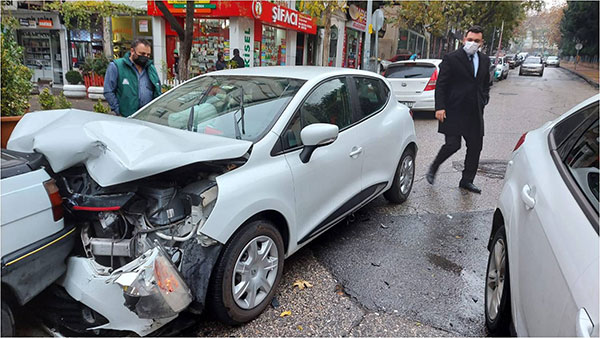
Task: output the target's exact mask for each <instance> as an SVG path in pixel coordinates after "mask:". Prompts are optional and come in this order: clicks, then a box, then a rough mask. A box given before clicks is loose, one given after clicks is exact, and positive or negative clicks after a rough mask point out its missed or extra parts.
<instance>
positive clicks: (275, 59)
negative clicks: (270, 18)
mask: <svg viewBox="0 0 600 338" xmlns="http://www.w3.org/2000/svg"><path fill="white" fill-rule="evenodd" d="M286 35H287V33H286V31H285V30H284V29H279V28H275V27H271V26H267V25H263V30H262V44H261V51H260V65H261V66H285V61H286V38H287V36H286Z"/></svg>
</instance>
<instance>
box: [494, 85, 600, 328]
mask: <svg viewBox="0 0 600 338" xmlns="http://www.w3.org/2000/svg"><path fill="white" fill-rule="evenodd" d="M599 100H600V96H599V95H596V96H594V97H592V98H590V99H588V100H585V101H584V102H582V103H581V104H579V105H577V106H576V107H574V108H573V109H571V110H570V111H568V112H567V113H566V114H564V115H562V116H561V117H559V118H558V119H556V120H554V121H551V122H548V123H546V124H544V125H543V126H542V127H540V128H539V129H536V130H533V131H530V132H527V133H525V134H523V136H521V138H520V139H519V141H518V142H517V144H516V146H515V149H514V151H513V153H512V156H511V158H510V160H509V162H508V167H507V170H506V176H505V180H504V186H503V188H502V191H501V194H500V199H499V201H498V207H497V209H496V211H495V213H494V216H493V222H492V231H491V236H490V240H489V242H488V249H489V251H490V255H489V259H488V265H487V272H486V285H485V320H486V325H487V327H488V329H489V330H490V331H491V333H492V334H493V335H496V334H500V335H506V334H507V333H508V327H509V325H510V324H511V322H512V324H513V325H514V328H515V330H516V333H517V335H518V336H519V337H538V336H563V337H565V336H566V337H569V336H570V337H590V336H591V337H598V327H599V326H600V323H599V321H598V318H599V315H600V314H599V310H598V307H599V291H598V290H599V285H600V284H599V281H598V267H599V263H600V262H599V259H598V256H599V255H598V252H599V251H598V250H599V243H600V240H599V237H598V191H599V174H600V171H599V169H598V137H599V131H598V105H599Z"/></svg>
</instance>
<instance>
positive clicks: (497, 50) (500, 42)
mask: <svg viewBox="0 0 600 338" xmlns="http://www.w3.org/2000/svg"><path fill="white" fill-rule="evenodd" d="M502 33H504V20H502V26H501V27H500V38H499V39H498V48H497V49H496V63H498V57H499V56H500V47H502Z"/></svg>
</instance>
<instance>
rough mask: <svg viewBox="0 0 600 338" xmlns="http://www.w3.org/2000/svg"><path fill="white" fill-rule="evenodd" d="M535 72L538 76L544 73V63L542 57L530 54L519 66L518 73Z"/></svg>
mask: <svg viewBox="0 0 600 338" xmlns="http://www.w3.org/2000/svg"><path fill="white" fill-rule="evenodd" d="M527 74H537V75H539V76H543V75H544V63H543V62H542V58H541V57H539V56H530V57H528V58H527V59H525V61H523V64H522V65H521V68H519V75H527Z"/></svg>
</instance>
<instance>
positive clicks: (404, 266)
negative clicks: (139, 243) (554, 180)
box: [20, 68, 597, 336]
mask: <svg viewBox="0 0 600 338" xmlns="http://www.w3.org/2000/svg"><path fill="white" fill-rule="evenodd" d="M596 93H597V90H595V89H594V88H592V87H591V86H590V85H588V84H587V83H586V82H584V81H583V80H581V79H579V78H578V77H576V76H574V75H572V74H570V73H569V72H567V71H565V70H562V69H556V68H549V69H546V71H545V73H544V76H543V77H542V78H539V77H536V76H527V77H519V76H518V74H517V70H511V71H510V75H509V77H508V79H507V80H503V81H500V82H496V83H495V84H494V86H493V87H492V89H491V99H490V104H489V105H488V106H487V108H486V112H485V123H486V129H485V132H486V136H485V138H484V147H483V151H482V154H481V163H482V165H481V166H480V170H481V169H483V170H482V171H481V172H480V173H478V176H477V177H476V179H475V184H476V185H478V186H479V187H481V188H482V189H483V193H482V194H481V195H474V194H470V193H466V192H464V191H461V190H460V189H458V187H457V185H458V182H459V180H460V176H461V175H460V171H459V170H461V165H462V161H463V160H464V155H465V149H464V147H463V149H461V150H460V151H459V152H458V153H457V154H455V155H454V156H453V157H451V158H450V159H449V160H448V161H447V162H446V163H444V164H443V165H442V167H441V168H440V171H439V172H438V176H437V177H436V182H435V184H434V185H433V186H431V185H429V184H428V183H427V182H426V181H425V180H424V175H425V172H426V170H427V167H428V165H429V164H430V162H431V161H432V160H433V158H434V157H435V155H436V154H437V151H438V149H439V147H440V146H441V145H442V143H443V136H442V135H440V134H438V133H437V121H436V120H433V119H432V118H431V116H428V115H429V114H417V115H415V128H416V132H417V142H418V146H419V151H418V154H417V161H416V164H417V166H416V172H415V175H416V177H415V183H414V186H413V191H412V193H411V195H410V197H409V199H408V201H406V202H405V203H404V204H403V205H400V206H396V205H393V204H389V203H387V201H386V200H385V199H384V198H383V197H380V198H378V199H376V200H374V201H373V202H371V203H370V204H369V205H367V206H365V207H364V208H363V209H362V210H360V211H359V212H357V213H356V215H355V218H354V220H353V221H352V222H344V223H341V224H339V225H337V226H336V227H334V228H333V229H331V230H329V231H328V232H326V233H325V234H323V235H322V236H321V237H319V238H318V239H316V240H315V241H314V242H312V243H311V244H309V245H308V246H307V247H305V248H303V249H302V250H300V251H299V252H297V253H296V254H294V255H293V256H292V257H290V258H289V259H288V260H286V262H285V267H284V275H283V278H282V281H281V285H280V287H279V290H278V294H277V296H276V301H275V302H273V304H272V305H271V306H269V307H268V308H267V309H266V311H265V312H264V313H263V314H261V316H259V318H257V319H256V320H254V321H252V322H250V323H248V324H246V325H243V326H240V327H226V326H223V325H221V324H219V323H217V322H215V321H214V320H212V319H211V318H210V315H204V316H203V317H201V318H199V320H196V319H195V318H194V322H195V324H193V325H191V326H190V327H189V328H187V329H186V330H184V331H183V332H179V333H178V335H185V336H331V335H335V336H474V335H475V336H483V335H487V332H486V330H485V324H484V318H483V313H484V308H483V306H484V305H483V304H484V300H483V292H484V278H485V268H486V264H487V255H488V252H487V249H486V244H487V241H488V238H489V233H490V229H491V219H492V215H493V211H494V208H495V205H496V200H497V198H498V196H499V194H500V189H501V188H502V172H503V170H504V165H505V163H506V162H507V161H508V159H509V157H510V154H511V152H512V149H513V148H514V145H515V143H516V142H517V140H518V139H519V137H520V136H521V134H523V133H524V132H526V131H528V130H531V129H535V128H537V127H539V126H541V125H542V124H544V123H545V122H547V121H549V120H552V119H554V118H556V117H558V116H559V115H561V114H562V113H564V112H566V111H567V110H568V109H569V108H571V107H572V106H574V105H575V104H577V103H579V102H581V101H582V100H584V99H586V98H588V97H590V96H592V95H594V94H596ZM297 280H306V281H308V282H310V283H311V284H312V285H313V286H312V287H311V288H305V289H303V290H300V289H298V288H297V287H294V286H293V283H294V282H295V281H297ZM285 311H290V315H288V316H284V317H282V316H281V314H282V313H283V312H285ZM20 332H21V333H22V334H25V335H39V334H40V332H39V331H35V330H34V331H31V330H21V331H20ZM42 335H43V334H42Z"/></svg>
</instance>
